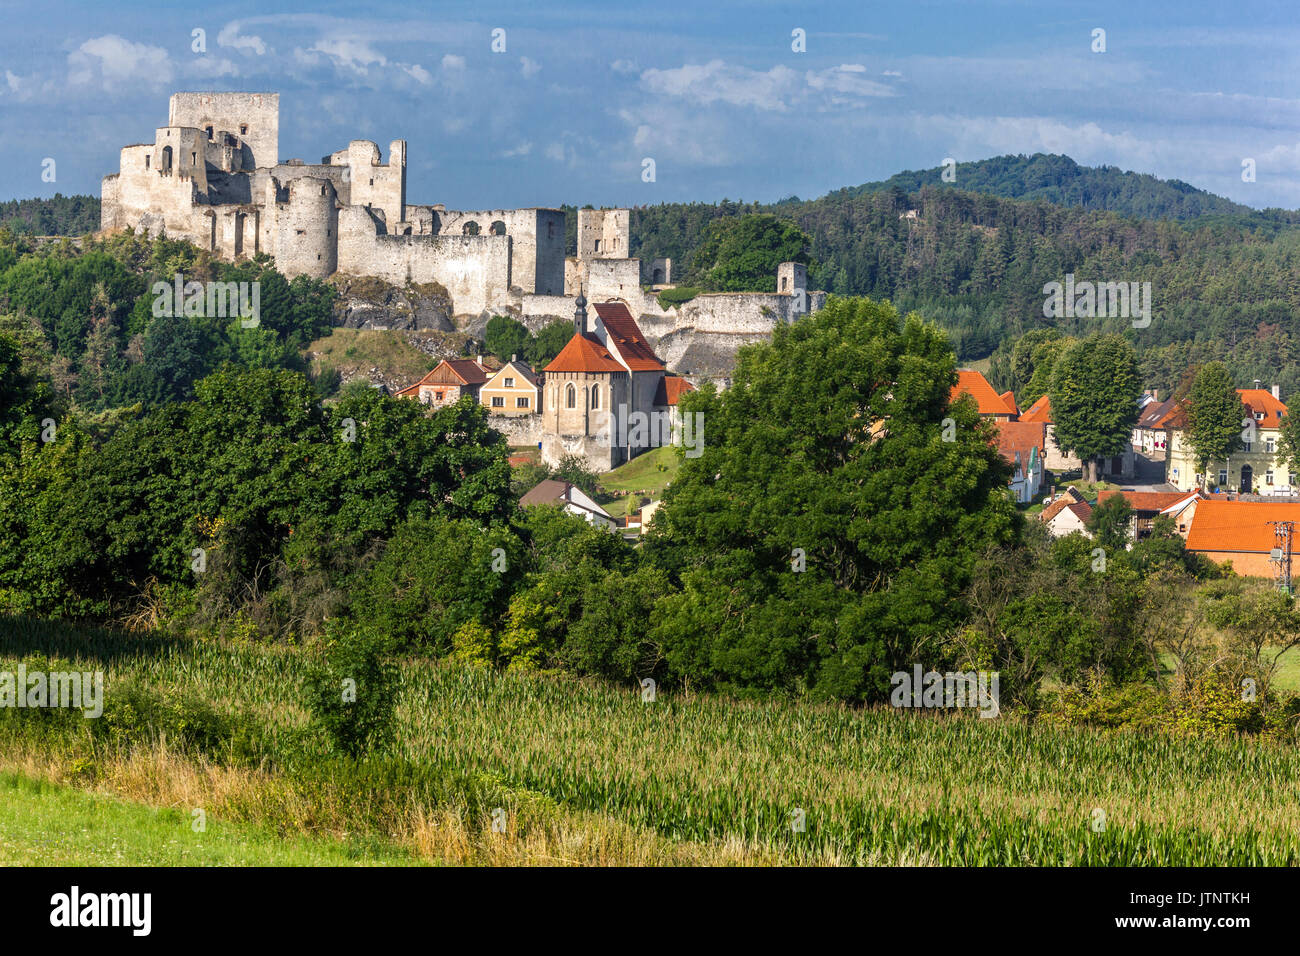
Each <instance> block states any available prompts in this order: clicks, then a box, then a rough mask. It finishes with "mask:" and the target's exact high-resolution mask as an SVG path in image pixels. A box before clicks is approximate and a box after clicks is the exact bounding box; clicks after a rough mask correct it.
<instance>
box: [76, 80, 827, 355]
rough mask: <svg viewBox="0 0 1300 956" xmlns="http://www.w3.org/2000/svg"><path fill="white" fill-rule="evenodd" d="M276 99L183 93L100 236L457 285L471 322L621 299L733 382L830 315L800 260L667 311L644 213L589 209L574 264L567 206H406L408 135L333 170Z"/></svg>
mask: <svg viewBox="0 0 1300 956" xmlns="http://www.w3.org/2000/svg"><path fill="white" fill-rule="evenodd" d="M279 109H280V97H279V94H278V93H174V94H173V95H172V97H171V100H170V103H169V109H168V118H167V125H166V126H160V127H158V128H157V129H156V130H155V131H154V140H153V142H152V143H138V144H135V145H131V146H126V147H123V149H122V151H121V161H120V167H119V170H118V172H116V173H112V174H110V175H108V176H105V177H104V180H103V191H102V195H103V201H102V209H101V228H102V229H103V230H105V231H109V230H116V229H125V228H131V229H134V230H136V231H137V232H140V233H143V234H147V235H150V236H159V235H163V234H165V235H167V236H168V237H169V238H176V239H186V240H188V241H190V242H192V243H194V244H195V245H196V246H198V247H199V248H201V249H207V250H209V251H211V252H213V253H214V254H217V255H219V256H221V257H223V258H226V259H231V260H235V259H239V258H242V257H251V256H254V255H256V254H258V253H267V254H269V255H271V256H273V257H274V259H275V263H276V268H277V269H279V270H280V271H281V272H282V273H284V274H285V275H287V276H296V275H308V276H312V277H315V278H319V279H324V278H328V277H329V276H331V275H334V274H336V273H341V274H347V275H356V276H374V277H377V278H380V279H383V280H385V281H387V282H389V283H391V284H393V285H396V286H405V285H406V284H407V283H417V284H423V283H436V284H438V285H440V286H442V287H443V288H444V289H446V291H447V294H448V297H449V299H450V301H451V311H452V314H453V316H454V317H455V318H456V320H457V324H458V325H459V324H462V322H464V323H465V324H468V323H470V322H485V321H486V319H487V317H489V316H491V315H511V316H514V317H515V318H518V319H519V320H520V321H522V322H524V324H525V325H528V326H529V327H530V328H533V329H534V330H536V329H537V328H539V327H540V326H542V325H544V324H546V323H547V322H548V321H553V320H554V319H563V320H565V321H569V320H570V319H571V317H572V316H573V315H574V312H575V308H576V304H577V298H578V296H579V295H580V294H583V293H585V295H586V297H587V299H588V300H589V301H591V302H593V303H597V302H620V303H623V304H624V305H626V306H627V308H628V310H629V311H630V312H631V313H632V315H633V316H634V317H636V319H637V321H638V323H639V325H640V328H641V329H642V330H643V331H644V334H645V336H646V338H647V339H648V340H649V342H650V344H651V345H652V346H654V347H655V348H657V349H658V351H659V354H660V355H661V357H663V358H664V360H665V361H666V362H667V363H668V364H669V366H670V367H673V368H680V369H683V370H685V372H687V373H688V374H689V373H694V374H696V375H698V376H706V377H708V376H717V375H719V374H721V375H725V374H726V373H727V372H728V371H729V369H730V364H731V363H733V362H734V357H735V350H736V348H738V347H739V345H742V344H746V343H748V342H754V341H761V340H763V339H765V338H767V337H769V336H770V335H771V332H772V329H773V327H774V326H775V325H777V324H780V323H785V322H790V321H793V320H794V319H795V318H796V317H797V316H798V315H800V314H804V313H807V312H812V311H816V310H817V309H819V308H820V307H821V305H822V303H823V302H824V301H825V293H823V292H812V291H809V290H807V289H806V285H807V274H806V270H805V269H804V267H803V266H802V265H800V264H798V263H783V264H782V265H781V267H780V269H779V271H778V275H777V285H778V289H777V292H776V293H734V292H733V293H714V294H704V295H699V296H697V297H696V298H694V299H692V300H690V301H688V302H686V303H683V304H681V305H674V306H670V307H668V308H663V307H661V306H660V305H659V302H658V300H657V298H656V295H655V292H654V291H650V290H652V289H653V287H655V286H663V285H667V284H669V283H670V282H671V271H672V263H671V261H670V260H667V259H655V260H653V261H652V262H651V263H649V264H648V266H647V267H643V264H642V262H641V260H640V259H637V258H633V257H632V256H631V211H630V210H628V209H580V210H578V222H577V255H576V256H571V257H567V258H566V256H565V217H564V211H563V210H561V209H543V208H533V209H487V210H475V211H454V210H448V209H446V208H444V207H443V206H442V205H428V206H419V205H408V204H407V202H406V141H405V140H400V139H399V140H393V141H392V142H391V143H390V144H389V147H388V158H387V162H384V158H383V156H382V155H381V153H380V150H379V146H378V145H377V144H375V143H373V142H370V141H368V140H353V141H352V142H350V143H349V144H348V146H347V148H346V149H340V150H337V151H336V152H333V153H331V154H329V155H328V156H324V157H322V158H321V161H320V162H319V163H305V162H303V161H302V160H298V159H290V160H287V161H285V162H281V161H280V159H279V142H280V135H279V123H280V114H279Z"/></svg>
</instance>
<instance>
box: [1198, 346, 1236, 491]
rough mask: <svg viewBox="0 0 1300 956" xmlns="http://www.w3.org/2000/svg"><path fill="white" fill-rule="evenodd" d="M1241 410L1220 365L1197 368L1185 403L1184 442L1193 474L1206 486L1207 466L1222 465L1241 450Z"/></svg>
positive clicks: (1224, 368) (1224, 366)
mask: <svg viewBox="0 0 1300 956" xmlns="http://www.w3.org/2000/svg"><path fill="white" fill-rule="evenodd" d="M1244 414H1245V407H1244V406H1243V405H1242V404H1241V396H1240V395H1238V394H1237V390H1236V389H1235V388H1234V387H1233V384H1232V375H1231V374H1230V373H1229V372H1228V367H1227V366H1226V365H1224V364H1223V363H1222V362H1207V363H1205V365H1203V366H1201V368H1200V370H1199V371H1198V372H1197V373H1196V378H1195V380H1194V381H1193V382H1192V391H1191V394H1190V396H1189V397H1188V402H1187V442H1188V444H1190V445H1191V446H1192V450H1193V452H1195V455H1196V470H1197V473H1198V474H1200V475H1201V476H1202V478H1203V479H1204V480H1205V481H1206V482H1208V480H1209V479H1208V476H1207V475H1206V470H1207V469H1208V468H1209V466H1210V465H1211V463H1213V462H1216V461H1226V460H1227V458H1228V456H1229V455H1230V454H1232V453H1233V452H1234V451H1236V450H1237V449H1238V448H1240V447H1241V433H1242V416H1243V415H1244Z"/></svg>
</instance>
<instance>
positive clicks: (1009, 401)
mask: <svg viewBox="0 0 1300 956" xmlns="http://www.w3.org/2000/svg"><path fill="white" fill-rule="evenodd" d="M998 398H1000V399H1002V404H1003V405H1005V406H1007V408H1009V409H1011V414H1013V415H1019V414H1020V409H1019V408H1018V407H1016V393H1015V392H1012V391H1010V390H1008V391H1005V392H1003V393H1002V394H1001V395H999V396H998Z"/></svg>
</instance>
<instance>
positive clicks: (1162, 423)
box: [1155, 388, 1287, 428]
mask: <svg viewBox="0 0 1300 956" xmlns="http://www.w3.org/2000/svg"><path fill="white" fill-rule="evenodd" d="M1237 394H1238V395H1240V396H1241V404H1242V405H1244V406H1245V408H1246V411H1247V413H1248V414H1249V415H1250V417H1251V418H1254V417H1255V413H1256V412H1260V413H1262V414H1263V416H1264V417H1263V418H1262V419H1260V420H1258V421H1256V423H1255V424H1256V426H1257V427H1259V428H1281V427H1282V419H1283V417H1284V416H1285V415H1286V413H1287V407H1286V403H1285V402H1283V401H1282V400H1281V399H1277V398H1274V397H1273V393H1272V392H1270V391H1269V390H1268V389H1266V388H1239V389H1237ZM1155 427H1156V428H1186V427H1187V403H1186V402H1185V401H1183V402H1179V403H1178V404H1177V405H1176V406H1175V405H1171V406H1170V408H1169V410H1168V411H1167V412H1166V413H1165V414H1164V415H1163V416H1162V417H1161V419H1160V420H1159V421H1158V422H1157V423H1156V425H1155Z"/></svg>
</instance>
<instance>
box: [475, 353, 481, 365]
mask: <svg viewBox="0 0 1300 956" xmlns="http://www.w3.org/2000/svg"><path fill="white" fill-rule="evenodd" d="M474 361H475V362H477V363H478V364H479V365H482V364H483V356H481V355H475V356H474Z"/></svg>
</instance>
